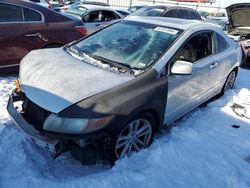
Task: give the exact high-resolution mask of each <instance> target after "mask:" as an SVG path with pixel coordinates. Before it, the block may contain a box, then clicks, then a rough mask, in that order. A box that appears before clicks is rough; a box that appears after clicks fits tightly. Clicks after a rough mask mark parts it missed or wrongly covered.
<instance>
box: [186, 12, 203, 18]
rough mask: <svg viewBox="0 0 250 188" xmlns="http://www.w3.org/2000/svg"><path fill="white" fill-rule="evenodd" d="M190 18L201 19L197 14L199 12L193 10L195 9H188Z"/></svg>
mask: <svg viewBox="0 0 250 188" xmlns="http://www.w3.org/2000/svg"><path fill="white" fill-rule="evenodd" d="M189 19H191V20H201V16H200V15H199V13H197V12H195V11H190V18H189Z"/></svg>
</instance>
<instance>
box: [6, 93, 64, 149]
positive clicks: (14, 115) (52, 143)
mask: <svg viewBox="0 0 250 188" xmlns="http://www.w3.org/2000/svg"><path fill="white" fill-rule="evenodd" d="M14 102H16V101H15V100H14V99H13V96H12V95H11V96H10V97H9V101H8V105H7V111H8V113H9V115H10V117H11V119H12V120H13V121H14V122H15V124H16V126H17V127H18V128H19V129H20V130H21V131H22V132H23V133H24V134H25V136H26V137H27V138H29V139H30V140H32V141H33V142H34V143H35V144H37V145H39V146H41V147H42V148H44V149H46V150H48V151H50V152H53V153H56V152H57V148H56V145H57V144H59V143H60V140H58V139H55V138H49V137H46V136H43V135H41V133H40V132H39V131H38V130H36V129H35V128H34V127H32V126H31V125H30V124H28V123H27V122H26V121H25V119H24V118H23V117H22V115H21V114H20V113H19V112H18V111H17V109H16V108H15V106H14Z"/></svg>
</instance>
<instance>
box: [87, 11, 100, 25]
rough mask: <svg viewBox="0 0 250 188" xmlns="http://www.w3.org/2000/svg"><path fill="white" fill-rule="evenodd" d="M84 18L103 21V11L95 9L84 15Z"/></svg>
mask: <svg viewBox="0 0 250 188" xmlns="http://www.w3.org/2000/svg"><path fill="white" fill-rule="evenodd" d="M83 20H84V21H85V22H101V21H102V14H101V11H99V10H98V11H93V12H90V13H89V14H87V15H86V16H84V18H83Z"/></svg>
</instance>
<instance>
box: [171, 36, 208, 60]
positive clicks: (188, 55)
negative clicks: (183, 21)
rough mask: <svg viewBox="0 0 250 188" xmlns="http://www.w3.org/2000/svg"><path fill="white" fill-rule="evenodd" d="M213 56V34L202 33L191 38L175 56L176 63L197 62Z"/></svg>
mask: <svg viewBox="0 0 250 188" xmlns="http://www.w3.org/2000/svg"><path fill="white" fill-rule="evenodd" d="M210 55H212V32H202V33H199V34H196V35H195V36H193V37H192V38H190V39H189V40H188V41H187V42H186V43H185V44H184V46H182V47H181V48H180V49H179V50H178V51H177V53H176V54H175V56H174V62H175V61H177V60H183V61H188V62H196V61H198V60H200V59H203V58H205V57H207V56H210Z"/></svg>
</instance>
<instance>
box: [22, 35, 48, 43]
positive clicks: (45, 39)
mask: <svg viewBox="0 0 250 188" xmlns="http://www.w3.org/2000/svg"><path fill="white" fill-rule="evenodd" d="M25 36H26V37H39V38H40V39H41V40H43V41H45V42H48V39H47V38H46V37H45V36H43V35H42V34H41V33H29V34H25Z"/></svg>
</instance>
